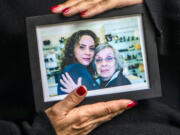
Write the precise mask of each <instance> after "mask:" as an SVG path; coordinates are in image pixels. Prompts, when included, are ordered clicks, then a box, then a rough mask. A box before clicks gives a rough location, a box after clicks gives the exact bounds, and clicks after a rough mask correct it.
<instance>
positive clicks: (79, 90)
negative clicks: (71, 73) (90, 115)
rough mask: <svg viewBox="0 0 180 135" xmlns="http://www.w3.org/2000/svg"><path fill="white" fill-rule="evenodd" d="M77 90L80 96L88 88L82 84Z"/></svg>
mask: <svg viewBox="0 0 180 135" xmlns="http://www.w3.org/2000/svg"><path fill="white" fill-rule="evenodd" d="M76 92H77V94H78V95H79V96H82V95H84V94H85V93H86V88H85V87H84V86H80V87H78V88H77V90H76Z"/></svg>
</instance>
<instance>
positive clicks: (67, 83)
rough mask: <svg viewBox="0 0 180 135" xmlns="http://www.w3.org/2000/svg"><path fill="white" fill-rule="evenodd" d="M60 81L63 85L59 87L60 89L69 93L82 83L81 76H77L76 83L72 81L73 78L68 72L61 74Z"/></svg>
mask: <svg viewBox="0 0 180 135" xmlns="http://www.w3.org/2000/svg"><path fill="white" fill-rule="evenodd" d="M60 83H61V84H62V86H64V88H63V87H61V90H62V91H64V92H66V93H70V92H72V91H73V90H74V89H76V88H77V87H79V86H81V83H82V78H81V77H79V78H78V81H77V83H75V82H74V80H73V79H72V78H71V76H70V75H69V73H67V72H66V73H65V74H62V79H60Z"/></svg>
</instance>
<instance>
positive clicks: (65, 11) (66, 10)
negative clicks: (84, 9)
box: [62, 8, 70, 13]
mask: <svg viewBox="0 0 180 135" xmlns="http://www.w3.org/2000/svg"><path fill="white" fill-rule="evenodd" d="M69 10H70V8H65V9H63V10H62V12H63V13H67V12H69Z"/></svg>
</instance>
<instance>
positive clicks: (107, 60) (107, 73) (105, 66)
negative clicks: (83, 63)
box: [95, 47, 116, 81]
mask: <svg viewBox="0 0 180 135" xmlns="http://www.w3.org/2000/svg"><path fill="white" fill-rule="evenodd" d="M115 62H116V61H115V57H114V52H113V50H112V49H111V48H109V47H107V48H104V49H103V50H101V51H100V52H98V53H97V54H96V56H95V65H96V71H97V73H98V75H99V76H100V77H101V78H102V79H103V80H104V81H107V80H109V79H110V78H111V77H112V75H113V74H114V73H115V70H116V66H115Z"/></svg>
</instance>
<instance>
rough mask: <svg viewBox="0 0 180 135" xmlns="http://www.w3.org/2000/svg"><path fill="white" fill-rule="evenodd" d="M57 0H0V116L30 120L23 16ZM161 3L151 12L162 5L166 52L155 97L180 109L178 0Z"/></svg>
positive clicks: (39, 11)
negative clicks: (161, 93) (159, 89)
mask: <svg viewBox="0 0 180 135" xmlns="http://www.w3.org/2000/svg"><path fill="white" fill-rule="evenodd" d="M146 1H148V0H146ZM152 1H153V0H152ZM154 1H156V0H154ZM60 2H63V1H59V2H58V0H27V1H23V0H13V1H12V0H1V1H0V34H1V35H0V51H1V52H0V58H1V59H0V67H1V68H0V69H1V72H0V119H5V120H13V121H19V120H32V117H33V115H34V99H33V90H32V80H31V73H30V65H29V56H28V45H27V37H26V26H25V17H27V16H37V15H43V14H50V7H52V6H54V5H57V4H58V3H60ZM152 3H153V2H152ZM162 3H163V4H162V5H158V4H157V5H156V6H157V8H155V10H153V12H151V13H155V12H156V9H157V12H159V10H160V8H159V7H161V12H163V15H162V16H161V17H162V18H156V17H155V19H157V20H158V19H160V20H161V21H163V23H162V28H163V33H164V34H163V39H164V40H163V45H165V47H164V48H165V49H164V50H165V51H164V52H165V53H161V54H160V53H159V66H160V75H161V82H162V89H163V97H162V98H159V99H156V100H160V101H162V102H164V103H166V104H168V105H170V106H171V107H173V108H175V109H180V102H179V101H180V97H179V96H180V93H179V90H180V74H179V73H180V66H179V63H180V60H179V54H180V6H179V5H180V1H179V0H173V1H172V2H171V1H167V0H164V1H163V2H162Z"/></svg>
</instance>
